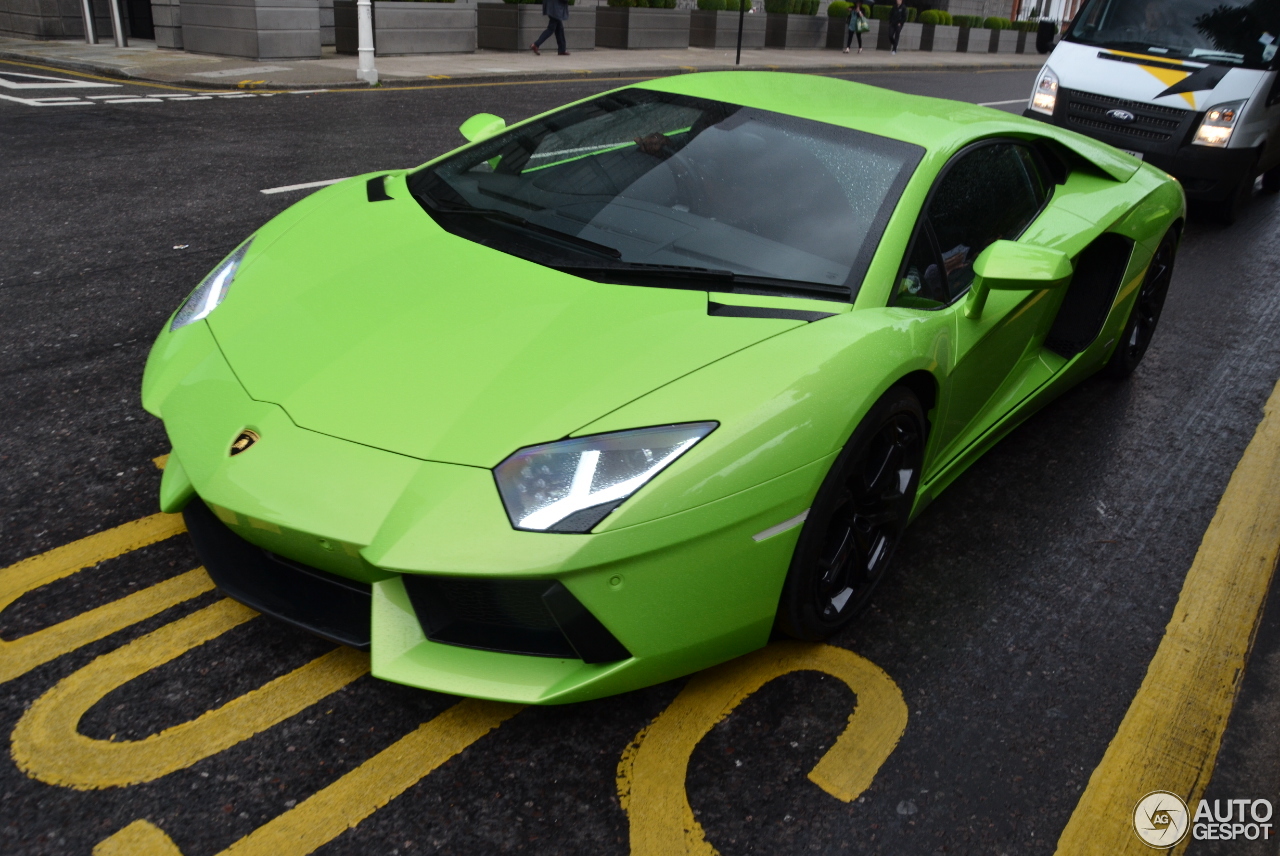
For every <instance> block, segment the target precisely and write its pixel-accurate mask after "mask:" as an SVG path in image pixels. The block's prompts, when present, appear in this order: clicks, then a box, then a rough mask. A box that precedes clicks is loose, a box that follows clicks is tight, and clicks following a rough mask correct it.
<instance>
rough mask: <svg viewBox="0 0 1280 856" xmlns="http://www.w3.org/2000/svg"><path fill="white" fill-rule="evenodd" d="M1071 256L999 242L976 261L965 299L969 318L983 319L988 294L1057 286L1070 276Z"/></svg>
mask: <svg viewBox="0 0 1280 856" xmlns="http://www.w3.org/2000/svg"><path fill="white" fill-rule="evenodd" d="M1071 273H1072V270H1071V259H1069V258H1067V254H1066V253H1064V252H1062V251H1061V250H1051V249H1049V248H1047V247H1036V246H1032V245H1031V244H1019V243H1015V242H1014V241H996V242H995V243H994V244H992V245H991V246H989V247H987V248H986V249H985V250H983V251H982V252H981V253H979V254H978V257H977V258H976V259H974V262H973V285H971V286H970V287H969V297H968V298H967V300H966V301H965V306H964V314H965V317H966V318H981V317H982V310H983V308H984V307H985V306H986V305H987V294H988V293H990V292H991V291H992V290H993V289H994V290H996V291H1026V290H1029V289H1041V288H1055V287H1057V286H1060V285H1065V284H1066V282H1067V280H1069V279H1070V278H1071Z"/></svg>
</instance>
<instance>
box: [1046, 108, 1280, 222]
mask: <svg viewBox="0 0 1280 856" xmlns="http://www.w3.org/2000/svg"><path fill="white" fill-rule="evenodd" d="M1109 110H1125V111H1128V112H1129V113H1130V114H1132V115H1133V116H1134V117H1135V118H1134V121H1132V122H1128V123H1121V122H1117V121H1114V120H1112V119H1110V118H1109V117H1108V116H1107V111H1109ZM1022 115H1023V116H1026V117H1027V118H1029V119H1037V120H1039V121H1042V122H1049V123H1050V124H1054V125H1058V126H1060V127H1063V128H1066V129H1068V130H1071V131H1076V132H1077V133H1081V134H1085V135H1086V136H1089V137H1093V138H1094V139H1095V140H1101V141H1102V142H1104V143H1107V144H1108V145H1112V146H1115V147H1116V148H1117V149H1121V150H1123V151H1129V152H1138V153H1140V154H1141V155H1142V159H1143V161H1144V162H1146V163H1149V164H1151V165H1152V166H1154V167H1156V168H1158V169H1162V170H1164V171H1165V172H1167V173H1169V174H1170V175H1172V176H1173V177H1174V178H1176V179H1178V181H1179V182H1180V183H1181V184H1182V189H1183V191H1184V192H1185V193H1186V195H1187V198H1188V199H1194V200H1197V201H1200V202H1221V201H1223V200H1225V199H1227V198H1228V197H1230V196H1231V194H1232V193H1234V192H1235V190H1236V188H1237V187H1239V185H1240V182H1241V180H1242V179H1244V178H1245V176H1246V175H1247V174H1248V173H1249V171H1250V170H1252V169H1253V168H1254V166H1255V164H1256V162H1257V159H1258V153H1257V152H1256V151H1255V150H1253V149H1241V148H1230V147H1228V148H1221V149H1219V148H1213V147H1210V146H1195V145H1192V144H1191V140H1192V138H1193V137H1194V136H1195V132H1196V129H1197V128H1198V127H1199V126H1200V120H1201V119H1202V118H1203V117H1204V114H1203V113H1202V112H1197V111H1195V110H1180V109H1177V108H1174V107H1164V106H1161V105H1155V104H1146V103H1144V102H1139V101H1127V100H1124V99H1122V98H1112V97H1110V96H1103V95H1095V94H1093V93H1091V92H1081V91H1078V90H1074V89H1059V90H1058V100H1057V104H1056V106H1055V108H1054V113H1053V116H1046V115H1044V114H1043V113H1037V112H1035V111H1034V110H1031V109H1030V108H1028V109H1026V110H1024V111H1023V113H1022Z"/></svg>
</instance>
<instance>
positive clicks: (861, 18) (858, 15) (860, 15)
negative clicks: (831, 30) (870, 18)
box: [844, 0, 871, 53]
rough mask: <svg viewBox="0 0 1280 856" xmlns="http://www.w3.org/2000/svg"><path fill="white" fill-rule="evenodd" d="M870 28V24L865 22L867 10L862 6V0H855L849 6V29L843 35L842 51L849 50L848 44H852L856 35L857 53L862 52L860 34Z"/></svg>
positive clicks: (846, 51)
mask: <svg viewBox="0 0 1280 856" xmlns="http://www.w3.org/2000/svg"><path fill="white" fill-rule="evenodd" d="M869 29H871V25H870V24H869V23H867V12H866V9H864V8H863V6H862V0H857V2H855V3H854V4H853V5H852V6H851V7H849V29H848V31H847V32H846V33H845V36H844V52H845V53H848V52H849V46H850V45H852V44H853V38H854V36H857V37H858V53H862V34H863V33H865V32H866V31H867V30H869Z"/></svg>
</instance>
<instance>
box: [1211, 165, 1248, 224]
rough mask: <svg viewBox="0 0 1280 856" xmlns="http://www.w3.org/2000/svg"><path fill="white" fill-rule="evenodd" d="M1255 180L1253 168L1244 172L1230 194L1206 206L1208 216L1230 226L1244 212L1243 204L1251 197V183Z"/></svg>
mask: <svg viewBox="0 0 1280 856" xmlns="http://www.w3.org/2000/svg"><path fill="white" fill-rule="evenodd" d="M1257 180H1258V179H1257V176H1255V175H1254V174H1253V170H1249V171H1248V172H1246V173H1245V175H1244V178H1242V179H1240V183H1239V184H1237V185H1236V189H1235V190H1233V191H1232V192H1231V195H1230V196H1228V197H1227V198H1226V199H1224V200H1222V201H1221V202H1214V203H1211V204H1210V205H1208V206H1207V209H1206V210H1207V213H1208V214H1209V216H1210V217H1212V218H1213V219H1214V220H1217V221H1218V222H1219V223H1221V224H1223V225H1224V226H1230V225H1231V224H1232V223H1234V222H1236V221H1237V220H1239V219H1240V215H1241V214H1243V213H1244V209H1245V206H1246V205H1248V204H1249V200H1250V199H1252V198H1253V183H1254V182H1255V181H1257Z"/></svg>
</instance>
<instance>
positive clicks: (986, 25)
mask: <svg viewBox="0 0 1280 856" xmlns="http://www.w3.org/2000/svg"><path fill="white" fill-rule="evenodd" d="M1009 25H1010V21H1009V19H1008V18H997V17H996V16H994V15H992V16H991V17H990V18H987V19H986V20H985V21H983V22H982V26H983V29H987V30H1007V29H1009Z"/></svg>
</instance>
